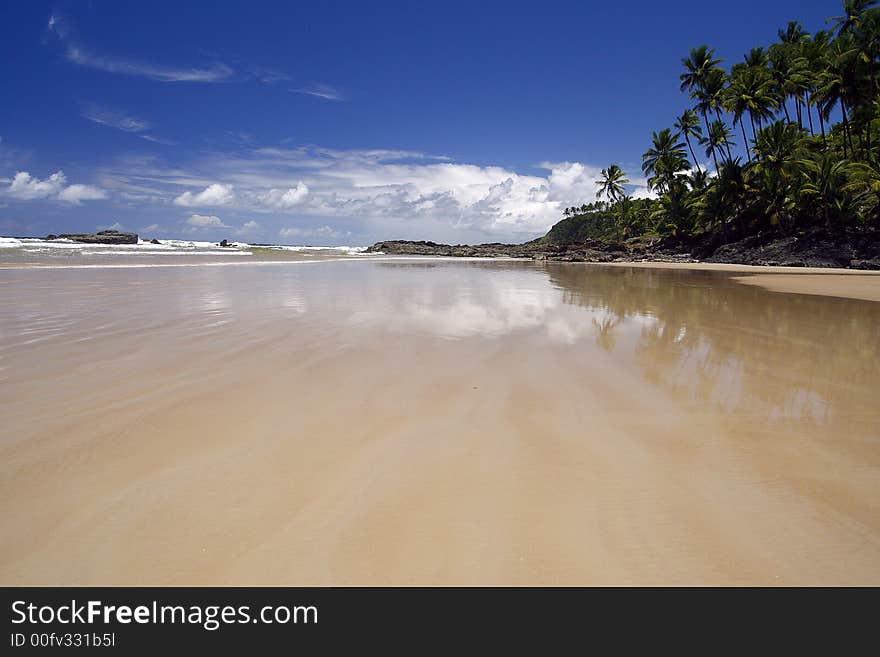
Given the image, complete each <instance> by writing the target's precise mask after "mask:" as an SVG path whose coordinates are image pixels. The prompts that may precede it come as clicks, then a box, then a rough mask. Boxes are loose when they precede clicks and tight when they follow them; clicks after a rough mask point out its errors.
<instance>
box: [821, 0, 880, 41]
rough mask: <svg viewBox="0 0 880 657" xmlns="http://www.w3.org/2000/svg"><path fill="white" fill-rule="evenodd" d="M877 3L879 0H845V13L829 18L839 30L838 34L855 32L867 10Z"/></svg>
mask: <svg viewBox="0 0 880 657" xmlns="http://www.w3.org/2000/svg"><path fill="white" fill-rule="evenodd" d="M876 5H877V0H843V15H842V16H834V17H833V18H829V19H828V22H829V23H832V24H833V26H834V29H836V30H837V36H841V35H843V34H853V33H855V32H856V31H857V30H858V29H859V28H860V27H861V26H862V22H863V21H864V19H865V15H866V13H867V11H868V10H869V9H870V8H871V7H874V6H876Z"/></svg>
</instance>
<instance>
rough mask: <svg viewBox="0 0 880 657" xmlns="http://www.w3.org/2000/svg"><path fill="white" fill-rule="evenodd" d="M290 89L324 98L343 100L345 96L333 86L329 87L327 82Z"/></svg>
mask: <svg viewBox="0 0 880 657" xmlns="http://www.w3.org/2000/svg"><path fill="white" fill-rule="evenodd" d="M291 91H292V92H294V93H297V94H305V95H306V96H314V97H315V98H322V99H324V100H335V101H343V100H345V96H344V95H343V94H342V92H341V91H339V90H338V89H336V88H335V87H331V86H330V85H329V84H311V85H309V86H307V87H302V88H300V89H291Z"/></svg>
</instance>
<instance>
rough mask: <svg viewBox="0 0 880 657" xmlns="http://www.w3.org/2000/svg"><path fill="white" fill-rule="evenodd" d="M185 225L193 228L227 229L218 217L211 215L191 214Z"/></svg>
mask: <svg viewBox="0 0 880 657" xmlns="http://www.w3.org/2000/svg"><path fill="white" fill-rule="evenodd" d="M186 223H187V224H189V225H190V226H192V227H193V228H229V226H227V225H226V224H224V223H223V221H222V220H221V219H220V217H218V216H216V215H213V214H192V215H190V217H189V219H187V220H186Z"/></svg>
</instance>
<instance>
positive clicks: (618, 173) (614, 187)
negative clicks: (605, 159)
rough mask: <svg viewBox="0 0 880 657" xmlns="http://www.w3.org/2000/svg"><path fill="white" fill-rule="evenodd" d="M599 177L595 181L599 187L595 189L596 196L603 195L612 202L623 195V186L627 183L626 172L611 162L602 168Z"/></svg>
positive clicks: (600, 196)
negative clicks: (608, 165) (605, 167)
mask: <svg viewBox="0 0 880 657" xmlns="http://www.w3.org/2000/svg"><path fill="white" fill-rule="evenodd" d="M601 176H602V177H601V178H600V179H599V180H597V181H596V184H597V185H599V189H598V190H597V191H596V198H602V196H604V197H605V198H607V199H608V201H609V202H611V203H614V202H615V201H617V200H618V199H620V198H621V197H623V195H624V189H623V186H624V185H626V184H627V183H629V179H628V178H627V177H626V174H625V173H624V172H623V169H621V168H620V167H619V166H617V165H616V164H612V165H611V166H610V167H608V168H607V169H602V173H601Z"/></svg>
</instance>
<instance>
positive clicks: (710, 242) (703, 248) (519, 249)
mask: <svg viewBox="0 0 880 657" xmlns="http://www.w3.org/2000/svg"><path fill="white" fill-rule="evenodd" d="M727 240H728V241H727V242H726V243H725V239H724V236H723V235H719V234H712V235H706V236H696V237H665V238H662V239H658V240H654V241H649V240H646V239H644V238H636V239H631V240H626V241H624V242H613V241H605V240H590V239H588V240H584V241H583V242H578V243H572V244H552V243H549V242H548V241H547V240H543V239H537V240H534V241H532V242H526V243H525V244H495V243H493V244H477V245H473V246H471V245H466V244H457V245H454V246H453V245H449V244H437V243H435V242H409V241H406V240H390V241H385V242H377V243H376V244H373V246H371V247H369V248H368V249H367V253H387V254H393V255H425V256H451V257H470V258H528V259H531V260H558V261H562V262H645V261H648V262H716V263H731V264H744V265H775V266H783V267H845V268H853V269H880V232H877V231H853V232H849V233H840V234H830V233H828V232H826V231H823V230H814V231H812V232H807V233H805V234H802V235H785V234H781V233H774V234H765V235H753V236H750V237H746V238H744V239H738V240H736V241H733V240H732V239H731V238H729V237H728V238H727Z"/></svg>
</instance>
